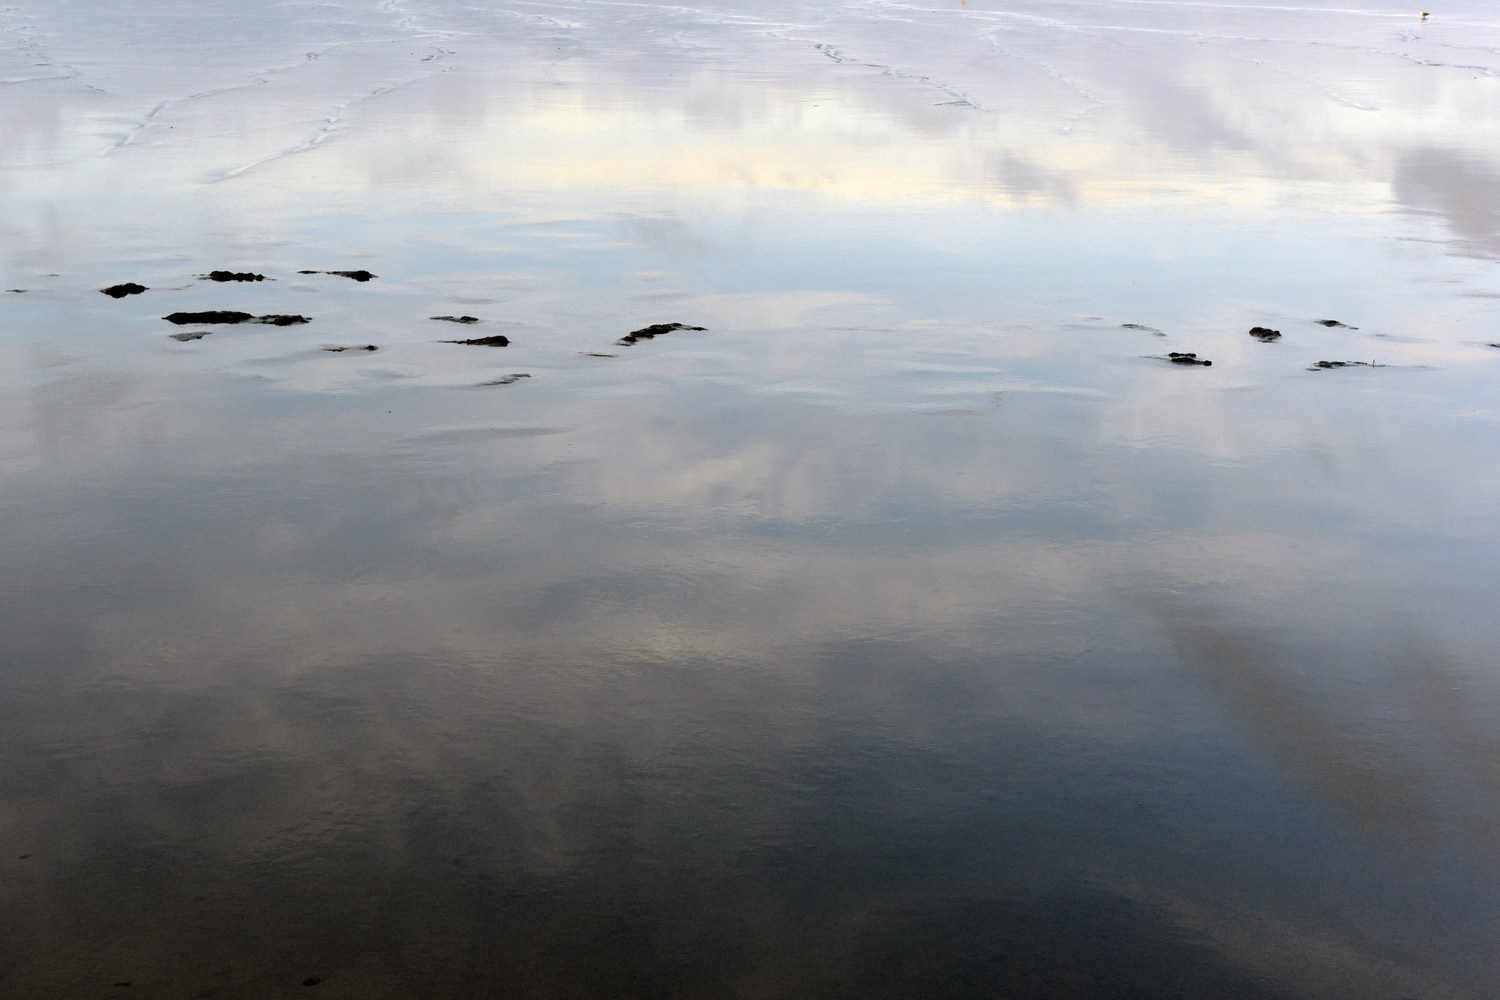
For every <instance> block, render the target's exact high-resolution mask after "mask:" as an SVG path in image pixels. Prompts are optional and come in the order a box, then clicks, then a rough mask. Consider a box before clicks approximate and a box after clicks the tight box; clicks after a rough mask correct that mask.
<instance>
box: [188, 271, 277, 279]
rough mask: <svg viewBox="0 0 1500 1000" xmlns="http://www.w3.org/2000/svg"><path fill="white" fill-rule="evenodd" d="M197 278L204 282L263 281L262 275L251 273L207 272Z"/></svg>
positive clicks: (264, 277) (263, 276)
mask: <svg viewBox="0 0 1500 1000" xmlns="http://www.w3.org/2000/svg"><path fill="white" fill-rule="evenodd" d="M198 277H200V278H202V279H203V280H204V281H265V280H266V276H265V275H264V274H255V273H254V272H251V271H209V272H208V273H207V274H200V275H199V276H198Z"/></svg>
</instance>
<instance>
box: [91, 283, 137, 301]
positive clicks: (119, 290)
mask: <svg viewBox="0 0 1500 1000" xmlns="http://www.w3.org/2000/svg"><path fill="white" fill-rule="evenodd" d="M145 290H146V286H145V285H137V284H136V283H135V282H133V281H127V282H125V284H123V285H110V286H109V287H108V288H101V289H99V291H101V292H103V293H104V294H105V295H108V296H109V297H110V298H112V299H123V298H124V297H125V296H127V295H139V294H141V293H142V292H144V291H145Z"/></svg>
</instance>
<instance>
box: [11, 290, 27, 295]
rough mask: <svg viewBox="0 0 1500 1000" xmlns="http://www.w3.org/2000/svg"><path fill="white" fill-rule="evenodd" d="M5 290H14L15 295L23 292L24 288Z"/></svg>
mask: <svg viewBox="0 0 1500 1000" xmlns="http://www.w3.org/2000/svg"><path fill="white" fill-rule="evenodd" d="M6 291H7V292H15V293H16V294H17V295H20V294H21V293H23V292H25V291H26V289H24V288H7V289H6Z"/></svg>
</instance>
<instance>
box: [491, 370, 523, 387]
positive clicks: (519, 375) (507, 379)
mask: <svg viewBox="0 0 1500 1000" xmlns="http://www.w3.org/2000/svg"><path fill="white" fill-rule="evenodd" d="M523 378H531V376H530V375H528V374H527V373H525V372H513V373H512V374H510V375H501V376H500V377H499V378H494V379H490V380H489V381H488V382H481V383H479V384H480V385H482V386H484V385H510V384H511V383H512V382H515V381H517V380H519V379H523Z"/></svg>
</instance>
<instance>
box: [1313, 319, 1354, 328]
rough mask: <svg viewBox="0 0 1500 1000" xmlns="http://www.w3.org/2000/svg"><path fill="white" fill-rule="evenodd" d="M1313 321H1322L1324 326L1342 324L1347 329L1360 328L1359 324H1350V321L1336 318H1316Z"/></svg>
mask: <svg viewBox="0 0 1500 1000" xmlns="http://www.w3.org/2000/svg"><path fill="white" fill-rule="evenodd" d="M1313 322H1314V323H1321V324H1322V325H1323V326H1341V327H1343V328H1344V329H1346V330H1358V329H1359V327H1357V326H1350V325H1349V324H1348V323H1340V322H1339V321H1338V320H1336V319H1315V320H1313Z"/></svg>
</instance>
